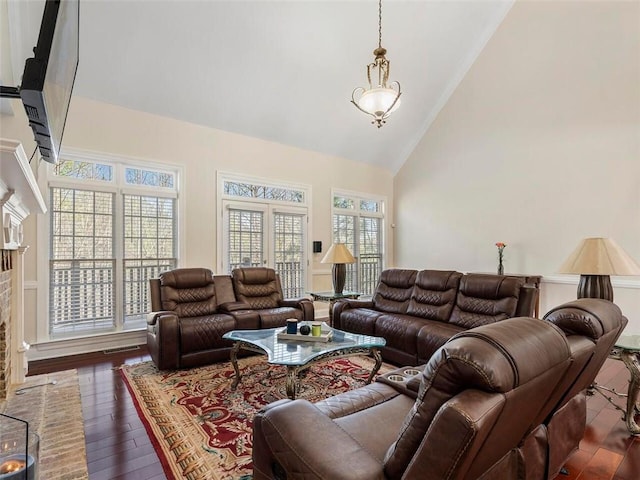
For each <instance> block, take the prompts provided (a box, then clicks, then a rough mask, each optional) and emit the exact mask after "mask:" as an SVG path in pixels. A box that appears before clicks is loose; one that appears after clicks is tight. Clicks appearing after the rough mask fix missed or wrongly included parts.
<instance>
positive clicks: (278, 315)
mask: <svg viewBox="0 0 640 480" xmlns="http://www.w3.org/2000/svg"><path fill="white" fill-rule="evenodd" d="M149 283H150V293H151V309H152V312H151V313H149V314H148V316H147V347H148V349H149V353H150V354H151V358H152V360H153V362H154V363H155V364H156V366H157V367H158V368H159V369H160V370H169V369H178V368H190V367H196V366H200V365H208V364H211V363H215V362H220V361H225V360H229V355H230V351H231V345H232V344H231V342H229V341H228V340H224V339H223V338H222V335H224V334H225V333H226V332H229V331H231V330H255V329H259V328H272V327H277V326H283V325H285V323H286V319H287V318H296V319H298V320H307V321H311V320H313V317H314V310H313V302H312V301H311V300H309V299H307V298H299V299H284V298H283V295H282V288H281V286H280V280H279V278H278V276H277V274H276V273H275V271H274V270H272V269H268V268H262V267H260V268H245V269H238V270H234V272H233V275H214V274H213V273H212V272H211V270H209V269H206V268H179V269H175V270H171V271H169V272H165V273H163V274H161V275H160V278H157V279H151V280H150V282H149Z"/></svg>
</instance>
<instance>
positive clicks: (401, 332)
mask: <svg viewBox="0 0 640 480" xmlns="http://www.w3.org/2000/svg"><path fill="white" fill-rule="evenodd" d="M423 326H424V320H423V319H421V318H416V317H412V316H410V315H400V314H386V315H381V316H380V317H378V319H377V320H376V325H375V335H376V336H378V337H382V338H384V339H385V340H386V341H387V344H386V347H387V348H395V349H396V350H400V351H402V352H404V353H408V354H409V355H414V356H415V355H416V338H417V337H418V331H420V329H421V328H422V327H423Z"/></svg>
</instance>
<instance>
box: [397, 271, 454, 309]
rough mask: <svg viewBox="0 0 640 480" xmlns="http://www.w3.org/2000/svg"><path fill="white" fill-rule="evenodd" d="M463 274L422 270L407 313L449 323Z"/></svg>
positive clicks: (417, 278) (418, 275) (417, 277)
mask: <svg viewBox="0 0 640 480" xmlns="http://www.w3.org/2000/svg"><path fill="white" fill-rule="evenodd" d="M460 278H462V273H460V272H454V271H445V270H421V271H419V272H418V274H417V276H416V281H415V286H414V287H413V293H412V294H411V300H410V301H409V306H408V308H407V313H408V314H409V315H413V316H416V317H422V318H428V319H430V320H439V321H441V322H447V321H448V320H449V317H450V316H451V311H452V310H453V306H454V305H455V304H456V294H457V292H458V285H459V284H460Z"/></svg>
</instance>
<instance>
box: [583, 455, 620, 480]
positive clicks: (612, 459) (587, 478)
mask: <svg viewBox="0 0 640 480" xmlns="http://www.w3.org/2000/svg"><path fill="white" fill-rule="evenodd" d="M623 458H624V457H623V456H622V455H620V454H619V453H615V452H612V451H610V450H607V449H605V448H599V449H598V450H597V451H596V453H595V454H594V455H593V457H591V460H589V463H587V465H586V467H585V469H584V470H583V471H582V473H581V474H580V476H579V477H578V480H611V479H612V478H613V476H614V474H615V472H616V470H617V469H618V466H619V465H620V463H622V460H623Z"/></svg>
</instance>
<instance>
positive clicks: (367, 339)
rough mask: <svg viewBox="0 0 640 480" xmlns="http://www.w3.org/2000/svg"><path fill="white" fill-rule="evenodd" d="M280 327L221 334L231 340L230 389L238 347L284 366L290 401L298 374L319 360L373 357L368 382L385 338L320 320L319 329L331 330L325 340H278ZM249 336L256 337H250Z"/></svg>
mask: <svg viewBox="0 0 640 480" xmlns="http://www.w3.org/2000/svg"><path fill="white" fill-rule="evenodd" d="M283 330H284V327H278V328H271V329H263V330H233V331H231V332H227V333H225V334H224V335H223V338H226V339H227V340H232V341H233V342H234V344H233V348H232V349H231V355H230V357H231V364H232V365H233V369H234V371H235V377H234V381H233V384H232V385H231V387H232V388H234V389H235V388H236V387H237V386H238V384H239V383H240V379H241V378H242V374H241V373H240V368H239V367H238V352H239V351H240V349H243V350H248V351H251V352H256V353H261V354H266V355H267V357H268V362H269V363H271V364H274V365H284V366H286V367H287V380H286V390H287V397H289V398H290V399H292V400H294V399H295V398H296V393H297V383H298V379H299V377H300V373H301V372H303V371H305V370H306V369H308V368H309V367H311V366H312V365H313V364H315V363H318V362H320V361H323V360H328V359H332V358H341V357H350V356H353V355H372V356H373V358H374V359H375V365H374V366H373V369H372V370H371V373H370V374H369V377H368V378H367V381H366V383H367V384H368V383H371V381H372V380H373V378H374V377H375V375H376V373H378V370H379V369H380V366H381V365H382V355H381V354H380V348H382V347H384V346H385V344H386V341H385V339H384V338H382V337H373V336H369V335H359V334H355V333H349V332H343V331H341V330H336V329H332V328H330V327H329V326H328V325H327V324H326V323H323V324H322V330H323V332H326V331H327V330H333V332H334V333H333V339H332V340H331V341H329V342H309V341H296V340H279V339H278V338H277V335H278V333H279V332H282V331H283ZM252 335H256V336H255V337H252ZM294 347H295V351H294ZM289 349H290V350H289ZM283 352H285V353H283Z"/></svg>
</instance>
